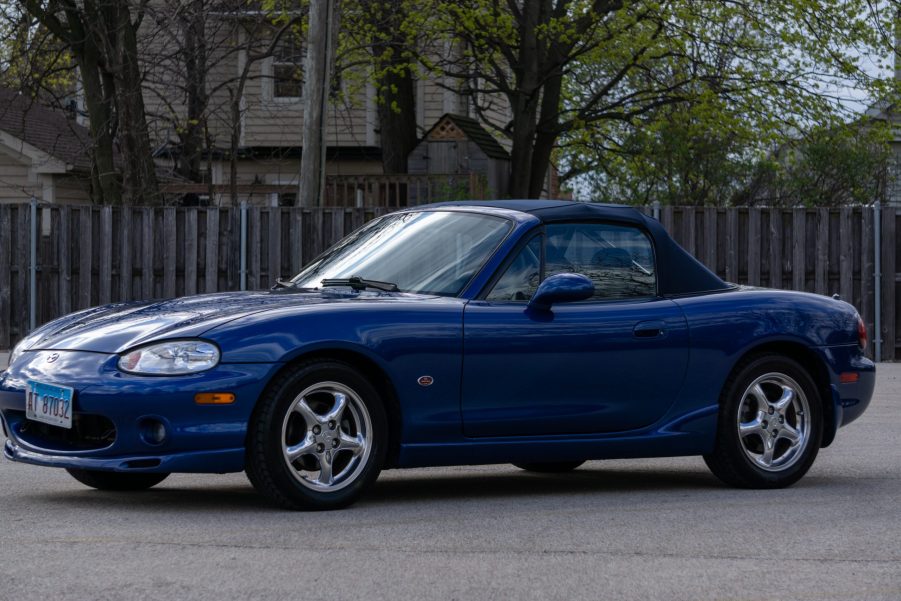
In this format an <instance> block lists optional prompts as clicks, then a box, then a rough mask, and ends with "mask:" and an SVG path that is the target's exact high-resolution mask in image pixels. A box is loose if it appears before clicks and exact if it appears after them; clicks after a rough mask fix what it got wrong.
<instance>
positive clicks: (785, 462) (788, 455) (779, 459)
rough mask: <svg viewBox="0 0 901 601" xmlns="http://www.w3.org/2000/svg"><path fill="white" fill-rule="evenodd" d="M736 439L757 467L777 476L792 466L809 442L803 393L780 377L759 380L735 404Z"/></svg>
mask: <svg viewBox="0 0 901 601" xmlns="http://www.w3.org/2000/svg"><path fill="white" fill-rule="evenodd" d="M737 428H738V439H739V441H740V442H741V447H742V450H743V451H744V452H745V455H746V456H747V457H748V458H749V459H750V460H751V461H752V462H753V463H754V465H756V466H757V467H759V468H761V469H763V470H766V471H768V472H779V471H782V470H784V469H786V468H788V467H790V466H792V465H794V464H795V463H796V462H797V461H798V460H799V459H800V458H801V456H802V455H803V454H804V449H806V448H807V443H808V439H809V438H810V405H809V404H808V402H807V396H806V395H805V394H804V389H803V388H801V386H800V385H799V384H798V383H797V382H795V381H794V380H793V379H792V378H790V377H788V376H787V375H785V374H782V373H776V372H773V373H768V374H764V375H762V376H760V377H759V378H757V379H756V380H754V381H753V382H751V385H750V386H748V388H747V390H745V392H744V395H742V399H741V402H740V403H739V404H738V419H737Z"/></svg>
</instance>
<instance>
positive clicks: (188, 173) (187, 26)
mask: <svg viewBox="0 0 901 601" xmlns="http://www.w3.org/2000/svg"><path fill="white" fill-rule="evenodd" d="M203 16H204V0H193V2H192V3H191V5H190V8H189V9H188V10H186V11H185V14H184V16H183V17H182V31H183V34H184V65H185V88H186V91H187V97H188V107H187V108H188V114H187V121H186V122H185V126H184V128H183V131H182V132H181V133H179V138H180V140H181V152H180V153H179V156H178V163H177V165H176V172H177V173H178V174H179V175H181V176H182V177H184V178H186V179H188V180H189V181H192V182H199V181H200V180H201V174H200V171H201V170H200V165H201V158H202V157H201V155H202V152H203V147H204V132H205V131H206V126H205V121H206V109H207V104H208V98H207V88H206V76H207V64H206V63H207V57H206V30H205V23H204V18H203Z"/></svg>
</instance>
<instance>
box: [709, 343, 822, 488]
mask: <svg viewBox="0 0 901 601" xmlns="http://www.w3.org/2000/svg"><path fill="white" fill-rule="evenodd" d="M822 432H823V418H822V404H821V400H820V395H819V392H818V390H817V387H816V385H815V384H814V382H813V379H812V378H811V377H810V375H809V374H808V373H807V371H806V370H805V369H804V368H803V367H802V366H801V365H800V364H799V363H797V362H796V361H794V360H792V359H789V358H788V357H783V356H780V355H771V354H768V355H761V356H757V357H752V358H751V359H748V360H746V361H745V362H744V363H743V364H742V365H740V366H739V367H738V369H737V370H736V372H735V374H734V375H733V376H731V377H730V378H729V381H727V383H726V386H725V387H724V390H723V396H722V397H721V399H720V414H719V420H718V424H717V436H716V446H715V448H714V451H713V453H711V454H710V455H705V456H704V461H705V462H706V463H707V466H708V467H709V468H710V470H711V471H712V472H713V473H714V475H716V476H717V477H718V478H719V479H720V480H722V481H724V482H725V483H727V484H731V485H733V486H739V487H742V488H781V487H784V486H789V485H791V484H794V483H795V482H797V481H798V480H799V479H801V477H802V476H804V474H806V473H807V470H809V469H810V466H811V465H812V464H813V461H814V459H815V458H816V456H817V452H818V451H819V448H820V441H821V438H822Z"/></svg>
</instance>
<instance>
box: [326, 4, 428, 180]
mask: <svg viewBox="0 0 901 601" xmlns="http://www.w3.org/2000/svg"><path fill="white" fill-rule="evenodd" d="M342 6H344V10H345V16H344V19H345V22H346V23H347V25H346V27H345V28H344V32H345V33H344V37H345V43H344V44H343V49H344V51H345V54H348V55H350V56H353V55H354V54H355V52H357V53H358V52H359V51H360V50H363V52H364V53H365V55H366V56H365V58H364V59H363V60H362V61H361V63H362V64H365V65H367V67H368V68H369V78H370V81H371V83H372V85H373V86H374V87H375V92H376V103H377V111H378V120H379V132H380V134H381V147H382V168H383V170H384V171H385V173H406V172H407V156H408V155H409V154H410V152H411V151H412V150H413V148H415V147H416V143H417V142H418V141H419V136H418V132H417V131H416V77H415V74H416V72H417V70H418V66H419V59H418V57H419V56H420V54H422V53H424V52H426V51H427V50H426V49H427V47H428V39H426V36H427V35H428V33H429V29H428V28H427V27H426V23H427V21H428V15H429V14H431V13H430V9H429V4H428V3H423V2H411V1H410V0H356V2H352V1H345V2H344V3H343V5H342ZM348 62H350V61H348Z"/></svg>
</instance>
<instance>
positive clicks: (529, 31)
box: [508, 0, 546, 198]
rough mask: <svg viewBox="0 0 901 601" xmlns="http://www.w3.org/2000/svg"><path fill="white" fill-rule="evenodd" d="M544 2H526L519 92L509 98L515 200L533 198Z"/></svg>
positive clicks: (521, 26) (521, 31)
mask: <svg viewBox="0 0 901 601" xmlns="http://www.w3.org/2000/svg"><path fill="white" fill-rule="evenodd" d="M545 2H546V0H543V1H542V2H537V1H535V2H525V3H523V9H522V17H521V20H520V23H519V39H520V45H519V61H518V64H517V65H516V66H515V78H516V90H515V91H514V94H513V98H511V99H510V100H511V102H510V104H511V107H512V109H513V136H512V142H513V147H512V149H511V151H510V185H509V187H508V190H509V191H510V196H511V197H512V198H529V197H530V196H531V194H530V193H531V181H532V176H531V173H532V155H533V152H534V146H533V145H534V143H535V132H536V129H537V117H538V100H539V97H540V90H541V82H540V81H539V80H538V77H539V68H540V48H539V41H538V36H537V34H536V28H537V27H538V23H539V19H540V14H541V12H542V11H543V10H544V6H543V5H544V4H545Z"/></svg>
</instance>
